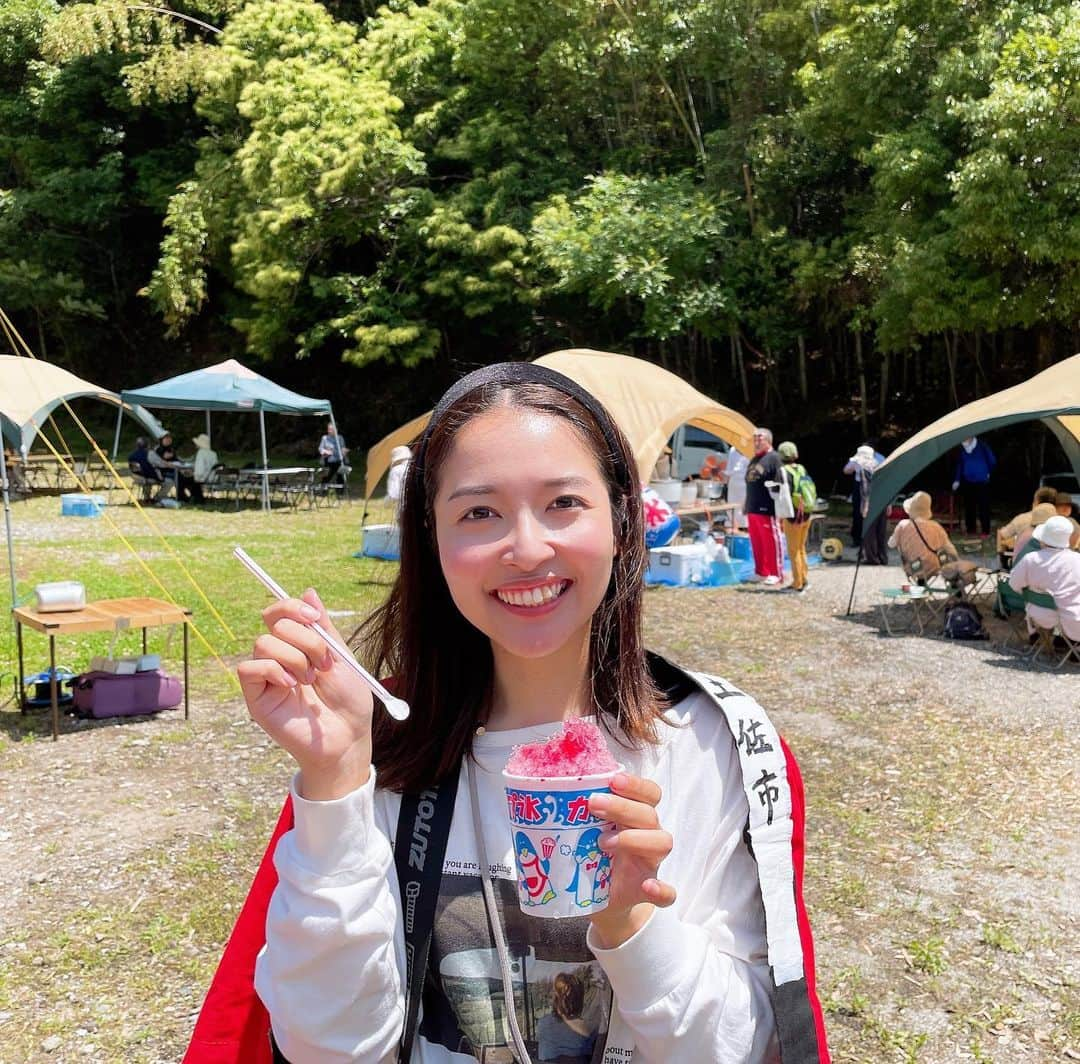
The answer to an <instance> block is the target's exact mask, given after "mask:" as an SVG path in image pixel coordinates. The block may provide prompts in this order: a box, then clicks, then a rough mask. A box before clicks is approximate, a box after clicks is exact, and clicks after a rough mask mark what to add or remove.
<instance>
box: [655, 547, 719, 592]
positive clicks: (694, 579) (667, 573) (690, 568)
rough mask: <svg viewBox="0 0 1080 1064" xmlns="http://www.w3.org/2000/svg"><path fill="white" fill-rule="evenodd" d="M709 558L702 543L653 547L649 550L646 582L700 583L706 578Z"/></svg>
mask: <svg viewBox="0 0 1080 1064" xmlns="http://www.w3.org/2000/svg"><path fill="white" fill-rule="evenodd" d="M710 561H711V559H710V558H709V551H708V550H706V548H705V545H704V544H703V543H685V544H681V545H679V546H677V547H654V548H653V549H652V550H651V551H649V568H648V569H647V570H646V573H645V582H646V583H648V584H671V585H672V586H675V587H681V586H683V585H684V584H701V583H705V582H706V579H707V575H706V574H707V572H708V569H709V565H710Z"/></svg>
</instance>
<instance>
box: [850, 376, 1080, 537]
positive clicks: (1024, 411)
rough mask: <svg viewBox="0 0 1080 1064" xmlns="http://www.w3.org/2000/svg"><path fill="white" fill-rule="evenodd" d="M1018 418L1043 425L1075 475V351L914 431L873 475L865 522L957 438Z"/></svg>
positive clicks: (1079, 441)
mask: <svg viewBox="0 0 1080 1064" xmlns="http://www.w3.org/2000/svg"><path fill="white" fill-rule="evenodd" d="M1021 421H1041V422H1042V423H1043V424H1044V425H1046V427H1047V428H1048V429H1050V431H1051V432H1052V433H1053V434H1054V435H1055V436H1056V437H1057V440H1058V442H1059V443H1060V444H1061V447H1062V450H1064V452H1065V457H1066V458H1067V459H1068V461H1069V463H1070V465H1071V466H1072V468H1073V472H1075V473H1076V475H1077V476H1078V477H1080V355H1073V356H1072V357H1071V358H1067V359H1065V360H1064V361H1062V362H1057V363H1055V364H1054V365H1052V366H1051V367H1050V368H1049V369H1044V370H1043V371H1042V373H1037V374H1036V375H1035V376H1034V377H1032V378H1030V380H1026V381H1024V382H1023V384H1017V385H1014V386H1013V387H1012V388H1006V389H1005V390H1004V391H1001V392H995V393H994V394H993V395H987V396H984V397H983V398H982V399H976V400H975V401H974V402H973V403H968V404H967V405H966V406H962V407H960V408H959V409H958V410H953V411H952V412H951V413H949V414H946V415H945V416H944V417H941V418H938V420H937V421H935V422H934V423H933V424H932V425H927V426H926V428H924V429H922V430H921V431H920V432H917V433H916V434H915V435H914V436H912V437H911V439H910V440H908V441H907V442H906V443H904V444H903V445H902V446H900V447H898V448H897V449H896V450H895V451H893V453H892V454H891V455H889V457H888V460H887V461H886V462H885V463H884V464H882V465H881V466H879V467H878V469H877V470H876V472H875V473H874V479H873V481H872V483H871V486H870V510H869V513H868V514H867V516H866V518H865V519H864V520H866V521H872V520H873V519H874V518H875V517H876V516H877V515H878V514H879V513H881V511H882V510H883V509H884V508H885V507H886V506H888V505H889V502H890V501H891V500H892V499H893V498H894V497H895V496H896V494H897V493H898V492H900V491H902V490H903V489H904V487H905V486H906V485H908V484H910V483H911V481H912V480H913V479H914V478H915V476H916V474H917V473H919V472H920V471H921V470H923V469H925V468H926V467H927V466H928V465H929V464H930V463H931V462H933V461H934V459H935V458H940V457H941V456H942V455H943V454H945V453H946V452H947V451H949V450H950V449H952V448H954V447H956V445H957V444H959V443H960V441H961V440H963V439H965V438H966V437H968V436H979V435H982V434H984V433H987V432H991V431H992V430H994V429H1000V428H1004V427H1006V426H1007V425H1015V424H1017V423H1018V422H1021Z"/></svg>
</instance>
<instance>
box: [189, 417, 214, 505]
mask: <svg viewBox="0 0 1080 1064" xmlns="http://www.w3.org/2000/svg"><path fill="white" fill-rule="evenodd" d="M191 442H192V443H193V444H195V446H196V447H197V448H198V450H197V451H196V452H195V468H194V469H193V470H192V471H191V472H192V477H193V479H192V481H191V497H192V499H193V500H194V501H195V502H198V503H202V502H205V501H206V500H205V498H204V497H203V485H204V484H205V483H206V482H207V481H208V480H209V479H210V474H211V473H213V471H214V466H216V465H217V464H218V458H217V451H215V450H214V449H213V448H212V447H211V446H210V437H209V436H207V435H206V433H205V432H200V433H199V435H198V436H196V437H195V438H194V439H193V440H192V441H191Z"/></svg>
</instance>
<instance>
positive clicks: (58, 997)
mask: <svg viewBox="0 0 1080 1064" xmlns="http://www.w3.org/2000/svg"><path fill="white" fill-rule="evenodd" d="M851 572H852V570H851V569H850V568H831V569H815V570H813V571H812V574H811V583H812V587H811V590H810V592H809V593H808V594H806V595H805V596H801V597H800V596H792V595H783V594H777V593H775V592H765V591H760V592H759V591H755V590H752V589H747V590H735V589H721V590H709V591H696V590H690V589H686V590H657V591H650V592H649V594H648V598H647V618H648V629H649V636H650V640H649V641H650V645H652V646H653V647H655V648H656V649H657V650H660V651H662V652H665V653H667V654H669V655H670V656H672V657H674V658H675V659H677V660H679V661H681V662H683V663H684V664H686V665H690V666H695V667H699V668H704V669H709V670H711V671H714V672H718V673H721V674H723V675H726V676H727V677H728V678H730V679H731V680H732V681H734V682H735V683H737V684H739V685H740V686H742V687H744V688H745V689H746V690H747V691H749V692H750V693H752V694H754V695H755V696H756V697H757V698H758V699H759V700H760V701H761V702H762V703H763V704H764V705H765V706H766V707H767V708H768V709H769V710H770V712H771V713H772V715H773V716H774V718H775V719H776V721H777V723H778V724H779V725H780V726H781V728H782V730H783V731H784V733H785V735H786V737H787V738H788V739H789V741H790V743H791V745H792V746H793V747H794V749H795V752H796V754H797V755H798V757H799V760H800V763H801V765H802V767H803V771H804V774H805V777H806V788H807V794H808V801H809V840H808V859H807V899H808V904H809V906H810V912H811V918H812V920H813V922H814V927H815V932H816V940H817V951H818V976H819V984H820V991H821V994H822V997H823V999H824V1001H825V1003H826V1006H827V1010H828V1016H827V1019H828V1023H829V1030H830V1037H831V1042H832V1046H833V1051H834V1058H835V1059H836V1060H837V1061H851V1062H854V1061H867V1062H878V1061H893V1060H896V1061H915V1060H918V1061H927V1062H934V1064H936V1062H941V1064H944V1062H947V1061H960V1060H974V1061H1000V1062H1003V1064H1004V1062H1009V1064H1013V1062H1017V1064H1028V1062H1035V1061H1061V1060H1069V1059H1080V996H1078V993H1077V989H1076V988H1077V982H1078V979H1080V972H1078V970H1077V968H1078V963H1077V947H1076V942H1077V930H1078V922H1080V890H1078V882H1077V878H1078V877H1077V869H1078V868H1080V839H1078V833H1077V831H1076V824H1077V822H1078V814H1080V785H1078V780H1077V765H1078V763H1080V762H1078V757H1077V755H1078V746H1080V743H1078V740H1077V734H1076V728H1075V722H1076V717H1077V714H1078V712H1080V676H1078V674H1077V670H1075V669H1074V670H1072V672H1071V674H1068V675H1057V674H1055V675H1051V674H1049V673H1047V672H1045V671H1041V670H1032V669H1030V668H1028V667H1026V666H1023V665H1021V664H1020V663H1019V662H1018V661H1017V659H1015V658H1014V657H1012V656H1009V655H1005V654H1003V653H1001V652H999V651H997V650H995V649H994V648H993V647H991V646H988V645H987V644H974V645H958V644H953V643H947V642H945V641H942V640H935V639H928V638H927V639H924V638H917V637H905V638H896V639H885V638H882V637H881V636H880V635H879V634H878V630H877V627H876V624H873V625H872V624H870V623H868V622H869V621H871V620H872V619H873V618H872V616H871V614H870V612H869V608H870V607H872V605H873V604H874V603H875V602H876V598H875V587H876V586H879V585H883V584H885V583H890V582H895V581H896V576H897V571H896V570H895V569H893V570H867V571H864V573H863V574H862V575H861V576H860V581H859V589H860V590H859V595H858V596H857V599H856V606H857V610H856V616H855V618H854V619H845V618H843V617H840V616H837V614H839V613H842V612H843V607H844V606H845V605H846V602H847V594H848V589H849V587H850V578H851ZM42 725H43V727H42V731H41V737H40V738H26V737H24V738H22V739H21V741H7V740H5V738H4V737H5V736H11V737H12V738H13V739H14V738H15V737H17V736H19V735H20V734H21V732H22V727H21V722H20V721H19V720H18V714H17V713H14V712H13V711H12V707H11V706H10V705H8V706H7V707H6V708H5V711H4V712H0V809H2V810H3V811H4V813H3V817H2V818H0V876H2V879H3V882H4V884H5V890H4V891H3V892H2V893H0V1062H2V1064H27V1062H37V1061H53V1062H59V1061H73V1062H74V1061H87V1060H89V1061H109V1062H112V1061H115V1062H123V1064H128V1062H135V1061H138V1062H158V1061H161V1062H166V1061H168V1062H171V1061H176V1060H178V1059H179V1057H180V1055H181V1054H182V1051H183V1046H184V1044H185V1041H186V1038H187V1036H188V1034H189V1033H190V1030H191V1026H192V1023H193V1020H194V1015H195V1012H196V1011H197V1009H198V1006H199V1002H200V1000H201V997H202V995H203V993H204V992H205V989H206V985H207V983H208V980H209V976H210V974H211V972H212V969H213V965H214V963H215V961H216V958H217V955H218V953H219V952H220V948H221V944H222V942H223V940H224V938H225V937H226V936H227V934H228V931H229V928H230V927H231V923H232V920H233V918H234V916H235V912H236V908H237V906H238V904H239V900H240V898H241V897H242V895H243V892H244V890H245V889H246V885H247V882H248V880H249V879H250V875H251V871H252V868H253V867H254V863H255V862H256V860H257V857H258V855H259V853H261V849H262V845H263V842H264V840H265V838H266V837H267V835H268V834H269V830H270V828H271V826H272V823H273V820H274V818H275V817H276V814H277V811H278V808H279V806H280V801H281V797H282V793H283V789H284V785H285V781H286V779H287V774H288V771H289V769H288V766H287V764H286V763H285V759H284V758H283V757H282V756H281V755H279V754H278V753H277V752H276V751H275V750H274V749H272V748H271V747H269V746H268V744H267V743H266V742H264V741H263V739H262V737H261V733H260V732H258V731H257V729H255V728H254V727H253V726H252V725H250V724H249V723H248V721H247V719H246V715H245V713H244V711H243V709H242V707H241V706H240V705H238V704H237V703H235V702H228V703H225V704H206V703H205V702H202V701H200V699H199V697H198V691H197V690H196V692H195V698H194V703H193V712H192V721H191V723H190V724H189V725H185V724H184V722H183V720H182V719H180V720H178V719H177V715H176V714H163V715H161V716H159V717H158V718H156V719H140V720H138V721H135V722H131V723H128V724H125V725H120V726H118V725H115V724H110V725H107V726H90V727H76V726H75V725H74V724H73V723H69V724H68V726H67V729H66V730H65V733H64V734H63V735H62V737H61V739H60V741H59V742H58V743H56V744H54V743H52V742H50V741H48V740H47V739H46V738H45V729H44V722H42Z"/></svg>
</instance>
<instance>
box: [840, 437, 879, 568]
mask: <svg viewBox="0 0 1080 1064" xmlns="http://www.w3.org/2000/svg"><path fill="white" fill-rule="evenodd" d="M863 447H865V448H868V452H867V451H864V452H863V454H864V455H865V454H867V453H869V456H870V457H871V458H872V459H873V467H872V468H873V469H876V468H877V467H878V466H879V465H881V463H882V462H884V461H885V456H884V455H883V454H881V453H879V452H878V450H877V448H876V447H875V446H874V444H873V442H872V441H869V440H868V441H867V442H866V443H864V444H863ZM858 453H859V452H858V451H856V454H858ZM844 472H845V473H847V474H848V475H849V476H853V477H854V478H855V479H854V481H852V484H851V545H852V546H853V547H855V548H859V547H861V546H862V541H863V514H864V513H865V512H866V509H865V508H864V506H863V481H862V478H861V477H860V476H859V473H858V466H857V465H856V463H855V458H854V457H852V458H849V459H848V461H847V465H845V466H844ZM869 505H870V485H869V483H867V484H866V506H869Z"/></svg>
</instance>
